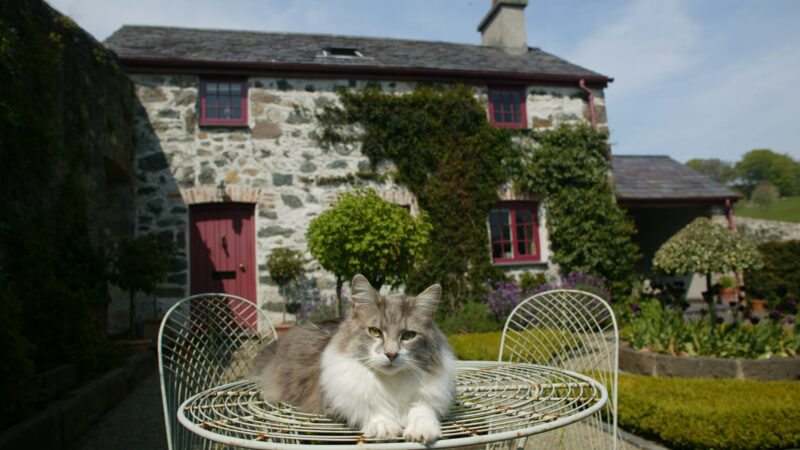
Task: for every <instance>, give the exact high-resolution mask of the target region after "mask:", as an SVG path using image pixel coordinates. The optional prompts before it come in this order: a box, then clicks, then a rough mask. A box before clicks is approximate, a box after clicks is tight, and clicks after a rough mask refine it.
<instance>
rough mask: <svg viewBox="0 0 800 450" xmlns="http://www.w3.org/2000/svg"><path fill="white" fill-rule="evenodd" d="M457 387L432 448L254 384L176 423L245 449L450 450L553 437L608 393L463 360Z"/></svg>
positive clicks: (201, 403) (525, 370) (195, 400)
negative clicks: (277, 400) (367, 432)
mask: <svg viewBox="0 0 800 450" xmlns="http://www.w3.org/2000/svg"><path fill="white" fill-rule="evenodd" d="M456 386H457V392H458V399H457V401H456V402H455V403H454V404H453V405H452V406H451V407H450V412H449V414H448V415H447V417H445V419H444V420H443V421H442V424H441V426H442V438H441V439H439V440H438V441H436V442H434V443H433V444H432V445H429V446H423V445H421V444H417V443H411V442H405V441H403V440H402V439H400V438H398V440H395V441H377V440H372V439H367V438H365V437H364V436H363V435H362V434H361V433H360V431H359V430H357V429H353V428H350V427H348V426H346V425H344V424H342V423H339V422H336V421H333V420H331V419H329V418H327V417H324V416H317V415H311V414H305V413H302V412H300V411H298V410H296V409H294V408H293V407H291V406H288V405H284V404H271V403H268V402H265V401H264V400H262V399H261V397H260V395H259V388H260V387H259V384H258V382H256V381H252V380H244V381H237V382H234V383H229V384H225V385H222V386H219V387H216V388H213V389H209V390H206V391H204V392H201V393H199V394H197V395H195V396H193V397H190V398H189V399H188V400H186V401H185V402H184V403H183V405H181V407H180V408H179V410H178V420H179V421H180V422H181V424H182V425H183V426H185V427H186V428H188V429H189V430H190V431H192V432H193V433H195V434H197V435H200V436H202V437H204V438H206V439H210V440H212V441H216V442H220V443H223V444H230V445H236V446H241V447H247V448H282V449H299V448H305V447H306V446H311V445H313V446H314V447H315V448H323V449H324V448H345V447H352V446H355V445H358V447H359V448H376V449H400V448H446V447H459V446H465V445H475V444H485V443H488V442H496V441H502V440H507V439H515V438H519V437H523V436H528V435H532V434H536V433H541V432H544V431H548V430H551V429H554V428H558V427H561V426H564V425H567V424H569V423H572V422H576V421H578V420H581V419H583V418H585V417H588V416H590V415H592V414H593V413H594V412H596V411H597V410H599V409H600V408H602V407H603V405H604V404H605V403H606V401H607V400H608V394H607V392H606V389H605V388H604V387H603V386H602V385H601V384H600V383H598V382H597V381H595V380H593V379H591V378H589V377H587V376H585V375H581V374H578V373H575V372H570V371H566V370H563V369H556V368H553V367H547V366H539V365H533V364H519V363H516V364H510V363H497V362H482V361H460V362H459V367H458V375H457V380H456Z"/></svg>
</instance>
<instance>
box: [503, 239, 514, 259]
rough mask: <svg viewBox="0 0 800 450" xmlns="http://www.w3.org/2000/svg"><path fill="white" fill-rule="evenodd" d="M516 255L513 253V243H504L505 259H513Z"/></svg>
mask: <svg viewBox="0 0 800 450" xmlns="http://www.w3.org/2000/svg"><path fill="white" fill-rule="evenodd" d="M513 257H514V253H512V252H511V242H505V243H503V258H513Z"/></svg>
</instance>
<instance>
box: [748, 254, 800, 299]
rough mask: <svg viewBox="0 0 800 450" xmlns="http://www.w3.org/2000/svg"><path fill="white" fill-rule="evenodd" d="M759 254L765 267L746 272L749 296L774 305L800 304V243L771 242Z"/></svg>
mask: <svg viewBox="0 0 800 450" xmlns="http://www.w3.org/2000/svg"><path fill="white" fill-rule="evenodd" d="M758 250H759V251H760V252H761V256H762V258H763V260H764V266H763V267H762V268H761V269H751V270H747V271H745V274H744V281H745V286H746V288H747V295H748V296H749V297H751V298H761V299H766V300H770V301H773V302H774V301H776V300H784V299H786V300H794V301H798V300H800V241H798V240H795V241H786V242H767V243H764V244H761V245H759V246H758Z"/></svg>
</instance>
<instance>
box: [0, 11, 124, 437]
mask: <svg viewBox="0 0 800 450" xmlns="http://www.w3.org/2000/svg"><path fill="white" fill-rule="evenodd" d="M0 18H2V19H0V180H2V182H0V205H2V206H0V319H1V320H0V338H1V339H0V341H2V342H3V352H1V353H0V355H1V356H2V357H1V358H0V367H2V368H3V370H2V374H0V375H1V378H2V379H0V385H2V386H3V387H4V388H7V389H5V390H4V393H7V395H8V396H9V397H10V398H9V399H8V400H9V401H7V402H5V403H6V404H5V406H3V407H0V424H2V425H5V424H7V423H10V422H13V421H14V420H18V419H20V418H21V417H23V416H24V414H25V413H26V412H27V411H28V410H29V409H30V408H31V407H32V405H33V404H35V402H36V401H37V399H38V398H39V396H38V395H37V384H38V382H39V380H38V378H37V375H36V371H35V370H34V368H35V367H36V366H40V367H46V366H48V365H52V364H56V363H61V362H74V363H77V364H78V365H79V367H80V368H81V369H84V370H85V371H86V372H88V371H90V370H92V369H96V368H102V367H103V366H104V365H106V364H111V363H113V362H114V361H115V360H117V359H118V358H115V357H114V356H113V355H112V353H113V351H112V350H110V346H109V345H106V344H107V341H106V340H105V329H103V325H104V322H103V320H101V319H100V317H101V316H102V315H103V313H104V312H105V309H104V308H105V306H106V305H107V304H108V300H109V294H108V287H107V282H106V281H107V278H106V270H107V264H106V257H105V252H104V247H103V242H102V240H101V239H100V238H99V237H100V236H102V235H103V231H102V227H101V224H102V223H103V216H102V214H101V212H102V210H101V209H100V208H96V207H95V206H96V204H99V203H101V202H103V199H102V198H101V196H99V195H97V194H98V193H97V192H95V191H93V190H92V189H95V188H96V186H97V185H98V184H100V183H102V182H103V179H102V178H101V177H102V170H97V166H96V165H95V164H97V161H98V160H100V161H102V158H95V157H96V156H97V154H96V153H92V151H91V149H94V150H97V149H99V148H106V147H105V146H106V143H107V142H110V141H116V142H118V143H119V144H118V145H119V146H125V145H130V148H131V149H132V143H131V142H130V136H132V124H130V125H125V124H127V123H128V122H129V121H126V118H125V117H123V115H122V114H121V113H120V117H116V114H114V113H113V112H112V109H114V108H118V109H117V110H116V112H119V111H120V110H125V111H126V114H129V115H130V116H132V114H131V112H130V109H132V97H130V96H129V93H130V81H128V80H127V78H126V77H125V76H124V75H122V74H119V73H118V68H117V69H116V70H115V68H114V67H113V64H111V62H114V58H113V56H109V57H108V58H110V59H105V60H98V55H99V54H101V53H102V54H105V53H104V52H105V50H104V49H102V47H101V46H100V45H99V44H98V43H97V42H96V41H94V40H93V39H92V38H90V37H89V36H88V35H86V34H85V33H84V32H83V31H82V30H80V28H78V27H77V26H76V25H75V24H74V23H73V22H72V21H71V20H69V19H68V18H66V17H64V16H61V15H60V14H58V13H57V12H55V11H54V10H52V9H51V8H50V7H49V6H47V5H46V4H45V3H44V2H41V1H30V0H25V1H22V0H9V1H5V2H2V3H0ZM94 50H96V51H94ZM115 64H116V63H115ZM108 105H113V108H112V107H109V106H108ZM110 120H115V121H116V123H117V124H123V125H116V126H115V127H109V126H108V124H109V122H108V121H110ZM126 133H127V134H126ZM112 135H113V136H112ZM101 164H102V163H101ZM93 202H94V203H93Z"/></svg>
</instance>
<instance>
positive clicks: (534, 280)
mask: <svg viewBox="0 0 800 450" xmlns="http://www.w3.org/2000/svg"><path fill="white" fill-rule="evenodd" d="M543 284H547V277H546V276H545V274H544V272H522V273H521V274H520V275H519V287H520V289H522V291H523V292H528V291H532V290H534V289H536V288H538V287H539V286H541V285H543Z"/></svg>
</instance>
